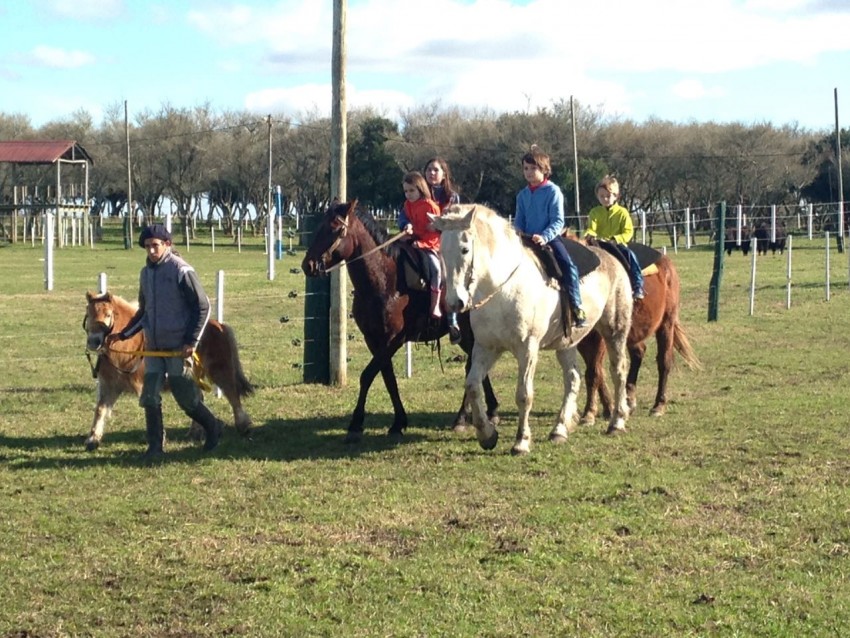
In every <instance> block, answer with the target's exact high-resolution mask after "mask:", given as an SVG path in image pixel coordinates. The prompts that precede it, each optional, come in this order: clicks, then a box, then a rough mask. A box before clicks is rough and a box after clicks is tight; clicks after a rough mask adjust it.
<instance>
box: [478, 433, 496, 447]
mask: <svg viewBox="0 0 850 638" xmlns="http://www.w3.org/2000/svg"><path fill="white" fill-rule="evenodd" d="M498 442H499V433H498V432H493V434H492V435H490V437H489V438H487V439H484V440H483V441H479V442H478V443H479V445H481V447H482V449H485V450H492V449H493V448H494V447H496V444H497V443H498Z"/></svg>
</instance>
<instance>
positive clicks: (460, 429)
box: [452, 423, 469, 434]
mask: <svg viewBox="0 0 850 638" xmlns="http://www.w3.org/2000/svg"><path fill="white" fill-rule="evenodd" d="M468 431H469V426H468V425H467V424H466V423H455V424H454V425H453V426H452V432H454V433H455V434H465V433H466V432H468Z"/></svg>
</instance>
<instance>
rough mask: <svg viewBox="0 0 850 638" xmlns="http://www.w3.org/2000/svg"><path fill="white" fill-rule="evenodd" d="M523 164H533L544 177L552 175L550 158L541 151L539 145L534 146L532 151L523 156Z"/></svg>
mask: <svg viewBox="0 0 850 638" xmlns="http://www.w3.org/2000/svg"><path fill="white" fill-rule="evenodd" d="M522 163H523V164H533V165H534V166H536V167H537V168H539V169H540V172H541V173H543V177H549V176H550V175H551V174H552V164H551V163H550V162H549V156H548V155H547V154H546V153H544V152H543V151H541V150H540V147H539V146H537V144H532V145H531V149H530V150H529V151H528V153H526V154H525V155H523V156H522Z"/></svg>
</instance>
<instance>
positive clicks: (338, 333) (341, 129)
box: [329, 0, 348, 386]
mask: <svg viewBox="0 0 850 638" xmlns="http://www.w3.org/2000/svg"><path fill="white" fill-rule="evenodd" d="M345 13H346V0H334V13H333V50H332V54H331V56H332V58H333V60H332V62H331V83H332V84H333V97H332V102H333V104H332V105H331V199H333V198H338V199H339V201H341V202H344V201H346V200H347V197H348V195H347V194H346V190H347V184H346V175H347V165H346V160H345V156H346V150H347V147H348V132H347V120H346V118H347V108H346V99H345V64H346V50H345V49H346V46H345V28H346V27H345V22H346V16H345ZM343 270H344V269H342V268H340V269H338V270H335V271H334V272H333V273H332V274H331V310H330V335H329V338H330V357H331V360H330V376H331V379H330V381H331V385H337V386H344V385H345V384H346V382H347V377H348V365H347V363H346V359H347V351H348V346H347V341H348V323H347V322H348V294H347V289H348V286H347V283H348V279H347V277H348V274H347V273H345V272H343Z"/></svg>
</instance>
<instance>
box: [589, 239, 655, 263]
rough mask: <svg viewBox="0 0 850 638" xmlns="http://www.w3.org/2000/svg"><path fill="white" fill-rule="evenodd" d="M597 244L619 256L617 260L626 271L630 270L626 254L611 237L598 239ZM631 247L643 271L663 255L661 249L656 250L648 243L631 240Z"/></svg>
mask: <svg viewBox="0 0 850 638" xmlns="http://www.w3.org/2000/svg"><path fill="white" fill-rule="evenodd" d="M597 245H598V246H599V247H600V248H602V249H603V250H604V251H605V252H608V253H610V254H612V255H614V257H616V258H617V261H619V262H620V263H621V264H622V265H623V268H625V269H626V271H628V270H629V264H628V262H627V261H626V257H625V255H623V253H621V252H620V250H619V248H617V243H616V242H614V241H611V240H609V239H600V240H598V241H597ZM629 248H630V249H631V251H632V252H633V253H634V254H635V257H637V260H638V264H639V265H640V268H641V270H642V271H643V270H645V269H646V268H648V267H649V266H652V265H653V264H655V263H657V262H658V260H659V259H661V256H662V255H661V252H660V251H658V250H655V248H653V247H652V246H647V245H646V244H639V243H637V242H631V243H630V244H629Z"/></svg>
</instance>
